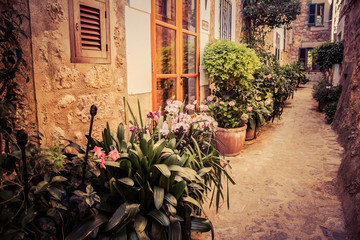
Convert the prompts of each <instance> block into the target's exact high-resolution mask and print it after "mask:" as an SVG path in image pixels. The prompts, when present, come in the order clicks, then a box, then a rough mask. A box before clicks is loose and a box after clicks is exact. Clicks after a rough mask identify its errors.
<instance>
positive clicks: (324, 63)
mask: <svg viewBox="0 0 360 240" xmlns="http://www.w3.org/2000/svg"><path fill="white" fill-rule="evenodd" d="M311 54H312V56H313V59H314V61H315V63H316V64H317V65H319V66H320V68H321V69H322V70H324V71H328V69H330V68H332V65H333V64H337V63H341V61H342V59H343V55H344V45H343V42H325V43H323V44H321V45H320V46H317V47H315V48H314V49H313V50H312V52H311Z"/></svg>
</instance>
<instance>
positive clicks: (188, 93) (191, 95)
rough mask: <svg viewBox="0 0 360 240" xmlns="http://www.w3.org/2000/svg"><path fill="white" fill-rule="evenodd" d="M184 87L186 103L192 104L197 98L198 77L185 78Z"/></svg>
mask: <svg viewBox="0 0 360 240" xmlns="http://www.w3.org/2000/svg"><path fill="white" fill-rule="evenodd" d="M183 88H184V96H183V99H184V100H185V103H186V104H192V103H193V102H194V101H195V100H196V77H191V78H184V79H183Z"/></svg>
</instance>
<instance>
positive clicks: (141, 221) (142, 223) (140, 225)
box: [134, 214, 148, 232]
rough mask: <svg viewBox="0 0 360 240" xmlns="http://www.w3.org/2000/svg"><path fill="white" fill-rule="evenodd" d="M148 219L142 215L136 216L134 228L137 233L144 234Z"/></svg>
mask: <svg viewBox="0 0 360 240" xmlns="http://www.w3.org/2000/svg"><path fill="white" fill-rule="evenodd" d="M147 222H148V221H147V219H146V218H145V217H143V216H141V215H140V214H138V215H136V217H135V222H134V228H135V230H136V232H143V231H144V230H145V228H146V225H147Z"/></svg>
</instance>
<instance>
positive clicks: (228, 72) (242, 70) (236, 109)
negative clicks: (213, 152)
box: [203, 40, 260, 156]
mask: <svg viewBox="0 0 360 240" xmlns="http://www.w3.org/2000/svg"><path fill="white" fill-rule="evenodd" d="M259 65H260V60H259V58H258V57H257V56H256V54H255V51H254V50H252V49H250V48H248V47H247V46H246V45H245V44H240V43H236V42H230V41H226V40H215V41H212V42H210V43H209V44H208V45H207V46H206V47H205V49H204V56H203V67H204V69H205V70H206V72H207V73H208V74H209V79H210V81H211V83H212V91H211V92H212V94H213V96H209V97H208V98H207V100H206V102H205V103H206V104H207V105H208V107H209V108H208V112H209V113H210V114H211V115H212V116H213V117H214V118H215V120H216V121H217V122H218V124H219V125H218V126H219V127H218V129H217V131H216V137H217V142H218V144H217V146H218V150H219V151H220V153H222V154H224V155H227V156H233V155H237V154H239V153H240V151H241V149H242V147H243V145H244V142H245V134H246V123H247V121H248V119H249V116H248V115H247V113H246V106H245V104H246V101H247V98H248V95H249V91H248V90H249V89H250V87H251V83H252V81H253V73H254V71H255V70H256V69H258V68H259Z"/></svg>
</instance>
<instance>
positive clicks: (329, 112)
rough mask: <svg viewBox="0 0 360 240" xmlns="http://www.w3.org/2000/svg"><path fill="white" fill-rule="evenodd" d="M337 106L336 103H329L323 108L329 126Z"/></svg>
mask: <svg viewBox="0 0 360 240" xmlns="http://www.w3.org/2000/svg"><path fill="white" fill-rule="evenodd" d="M337 104H338V102H337V101H335V102H331V103H329V104H327V105H326V106H325V108H324V112H325V119H326V121H327V123H328V124H331V123H332V121H333V120H334V116H335V113H336V108H337Z"/></svg>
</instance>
